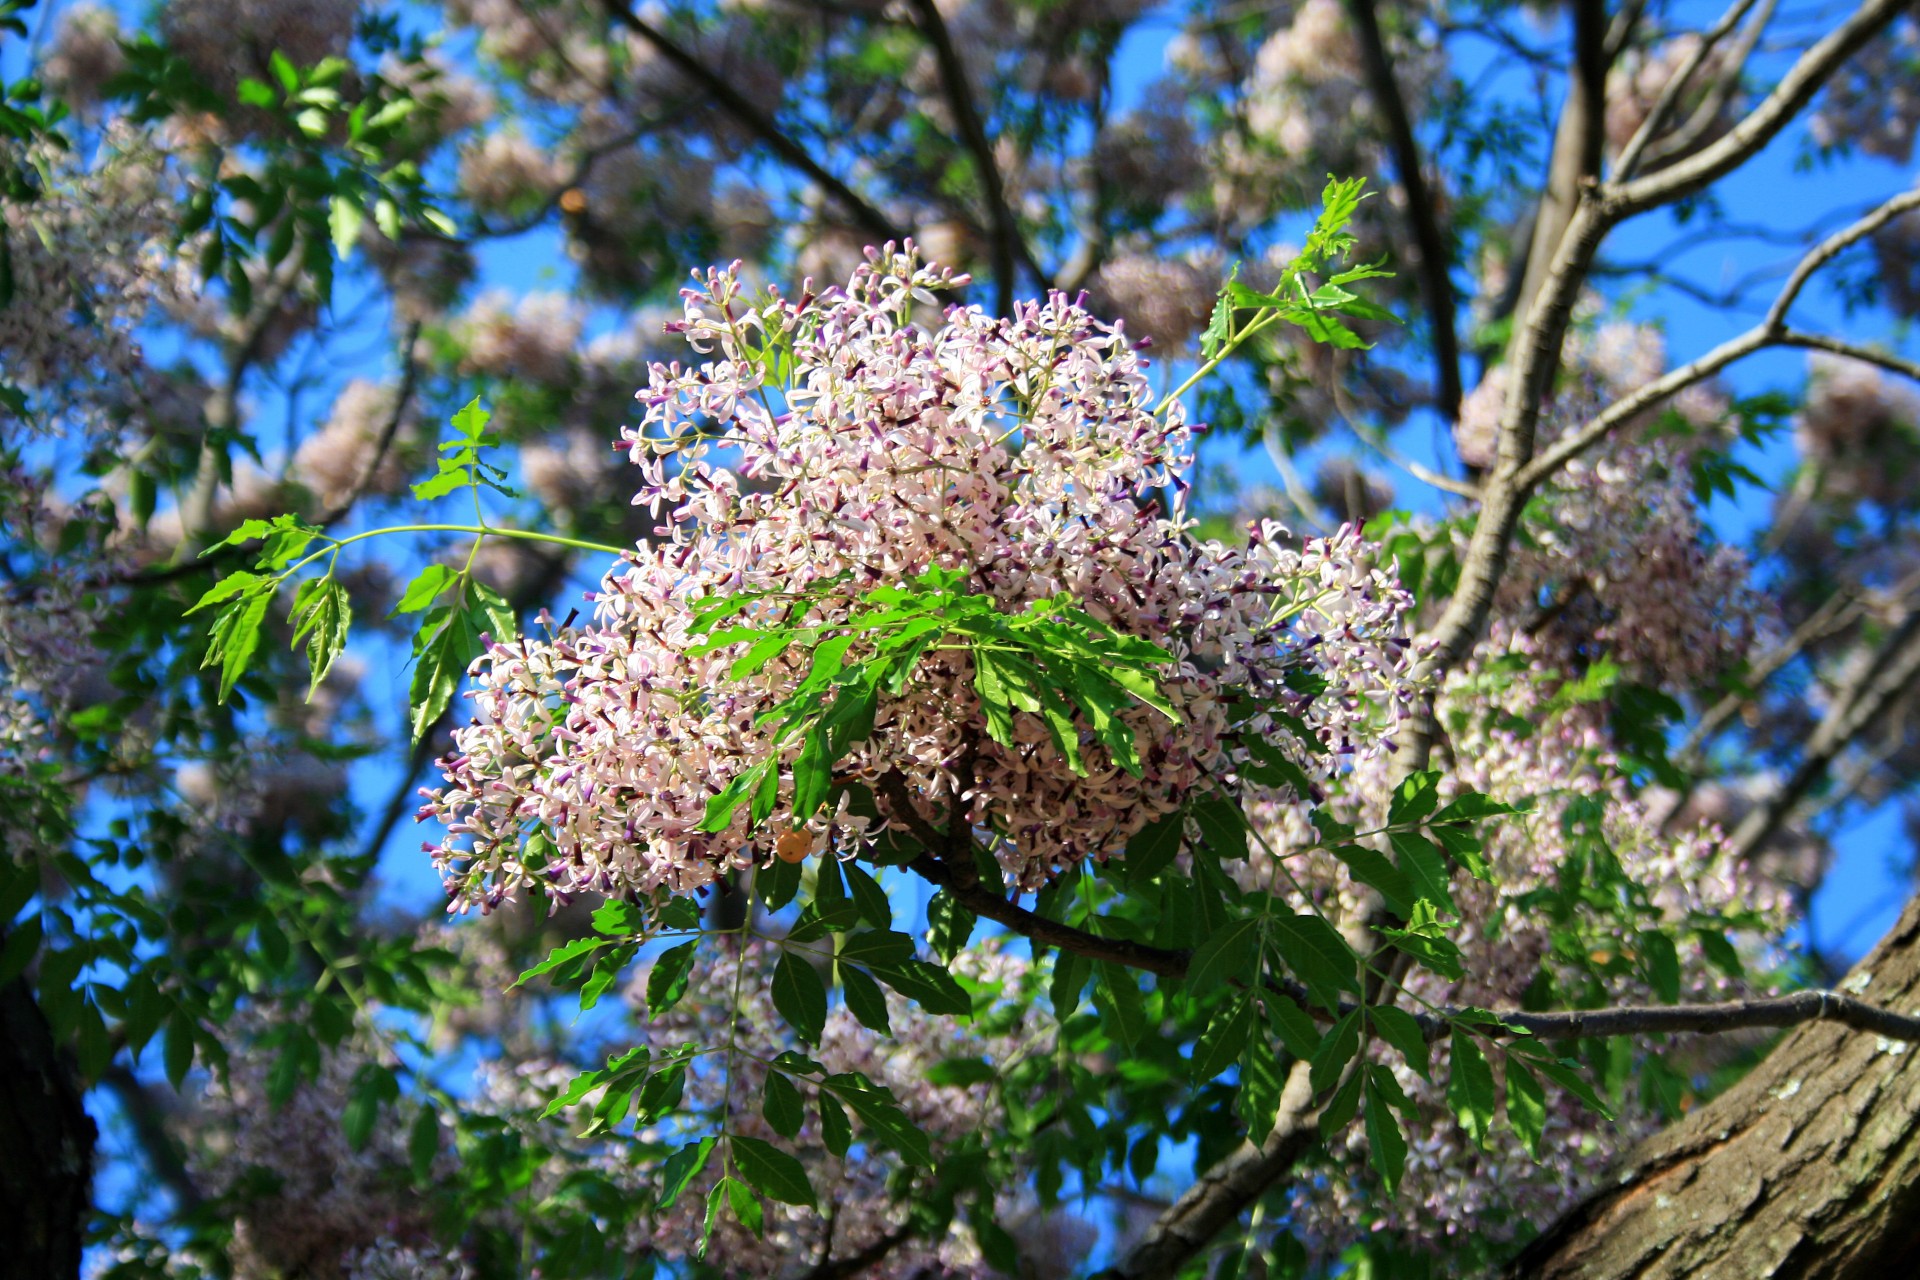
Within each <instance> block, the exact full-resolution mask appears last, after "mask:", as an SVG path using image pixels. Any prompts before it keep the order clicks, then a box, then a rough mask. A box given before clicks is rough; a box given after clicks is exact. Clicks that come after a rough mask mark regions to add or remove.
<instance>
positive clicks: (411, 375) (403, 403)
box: [314, 320, 420, 529]
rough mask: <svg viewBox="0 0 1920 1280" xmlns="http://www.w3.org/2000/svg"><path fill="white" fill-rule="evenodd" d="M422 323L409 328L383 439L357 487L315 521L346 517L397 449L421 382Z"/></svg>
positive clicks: (357, 478)
mask: <svg viewBox="0 0 1920 1280" xmlns="http://www.w3.org/2000/svg"><path fill="white" fill-rule="evenodd" d="M419 344H420V322H419V321H417V320H416V321H414V322H413V324H411V325H410V326H408V328H407V336H406V339H405V341H404V342H403V343H402V344H401V352H402V354H401V357H400V361H401V364H400V368H401V374H400V387H399V389H398V390H397V391H395V392H394V394H393V411H392V412H390V413H389V414H387V420H386V422H385V423H384V424H383V425H382V426H381V428H380V438H379V439H378V440H376V441H374V445H373V452H372V453H371V454H369V455H368V457H367V461H366V464H365V465H364V466H362V467H361V468H360V474H359V475H357V476H355V477H354V479H353V487H352V488H350V489H348V490H347V492H346V493H345V494H344V495H343V496H342V497H341V499H340V501H338V502H336V503H334V504H333V505H332V506H331V507H329V508H327V509H326V510H325V511H323V512H321V513H320V515H319V516H318V517H317V518H316V519H315V521H314V523H315V524H318V525H319V526H320V527H321V528H322V529H324V528H327V527H328V526H330V525H332V524H334V523H336V522H337V521H339V520H340V519H341V518H343V517H344V516H345V515H346V514H347V513H348V512H349V511H351V510H353V508H354V506H355V505H356V504H357V503H358V502H359V501H360V499H361V498H362V497H364V496H365V495H366V492H367V487H368V486H369V485H371V484H372V483H373V477H374V476H375V475H376V474H377V473H378V472H379V470H380V464H381V463H382V462H384V461H386V457H387V451H388V450H390V449H392V448H393V440H394V437H395V436H397V435H398V434H399V433H400V424H401V423H402V422H403V421H405V420H406V416H407V406H408V405H410V404H412V403H413V392H414V388H415V386H417V385H418V383H419V381H420V353H419Z"/></svg>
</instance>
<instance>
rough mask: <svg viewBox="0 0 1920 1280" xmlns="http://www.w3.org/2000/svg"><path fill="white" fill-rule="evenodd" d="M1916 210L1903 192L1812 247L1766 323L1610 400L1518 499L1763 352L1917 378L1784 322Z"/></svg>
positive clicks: (1881, 356)
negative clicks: (1846, 262) (1858, 248)
mask: <svg viewBox="0 0 1920 1280" xmlns="http://www.w3.org/2000/svg"><path fill="white" fill-rule="evenodd" d="M1914 208H1920V191H1908V192H1905V193H1903V194H1901V195H1898V196H1895V197H1894V198H1893V199H1891V200H1888V201H1887V202H1886V203H1885V204H1882V205H1881V206H1880V207H1879V208H1877V209H1875V210H1874V211H1873V212H1871V213H1869V214H1867V215H1866V216H1865V217H1863V218H1860V219H1857V220H1856V221H1854V222H1853V223H1852V224H1851V225H1849V226H1846V227H1843V228H1842V229H1841V230H1839V231H1836V232H1834V233H1833V234H1832V235H1831V236H1828V237H1827V238H1826V239H1825V240H1823V241H1821V242H1820V243H1819V244H1817V245H1815V246H1814V247H1813V248H1812V249H1811V250H1809V251H1808V253H1807V255H1806V256H1805V257H1803V258H1802V259H1801V260H1800V263H1799V265H1798V266H1796V267H1795V268H1794V270H1793V274H1792V275H1790V276H1788V277H1787V282H1786V284H1784V285H1783V286H1781V289H1780V293H1779V295H1778V296H1777V297H1775V298H1774V301H1773V305H1772V306H1771V307H1769V308H1768V309H1767V315H1766V318H1765V319H1763V320H1762V321H1761V322H1760V323H1759V324H1757V325H1755V326H1754V327H1753V328H1751V329H1749V330H1747V331H1746V332H1745V333H1742V334H1740V335H1738V336H1736V337H1733V338H1729V339H1728V340H1727V341H1725V342H1723V343H1721V344H1720V345H1719V346H1717V347H1715V348H1714V349H1713V350H1711V351H1709V352H1707V353H1706V354H1705V355H1703V356H1701V357H1699V358H1698V359H1696V360H1692V361H1689V362H1688V363H1686V364H1684V365H1681V366H1680V367H1679V368H1677V369H1673V370H1670V371H1669V372H1667V373H1665V374H1662V375H1661V376H1660V377H1658V378H1655V379H1654V380H1653V381H1652V382H1649V383H1647V384H1646V385H1645V386H1643V387H1641V388H1639V389H1638V390H1637V391H1634V392H1633V393H1632V394H1630V395H1627V396H1623V397H1622V398H1621V399H1619V400H1616V401H1614V402H1613V403H1612V404H1610V405H1608V406H1607V407H1606V408H1605V409H1603V410H1602V411H1601V412H1600V413H1598V414H1596V415H1595V416H1594V417H1592V418H1591V419H1589V420H1588V421H1587V422H1586V424H1585V425H1583V426H1581V427H1580V428H1579V429H1577V430H1575V431H1572V432H1569V433H1568V434H1567V435H1565V436H1563V437H1561V438H1560V439H1559V440H1557V441H1555V442H1554V443H1553V445H1552V446H1551V447H1549V448H1548V449H1547V450H1546V451H1545V452H1543V453H1541V454H1540V456H1539V457H1537V458H1535V459H1534V460H1533V461H1532V462H1531V463H1528V464H1527V465H1525V466H1523V467H1522V468H1521V469H1520V471H1519V472H1518V474H1517V476H1516V478H1515V484H1516V485H1517V487H1518V488H1519V490H1520V492H1521V494H1522V495H1523V496H1524V495H1525V494H1527V493H1530V492H1532V490H1533V489H1534V488H1535V486H1537V485H1539V484H1540V483H1541V482H1542V481H1544V480H1545V479H1546V478H1547V477H1548V476H1551V475H1552V474H1553V473H1554V472H1556V471H1558V470H1559V469H1560V468H1561V467H1563V466H1565V465H1566V464H1567V463H1568V462H1570V461H1571V460H1572V459H1574V458H1576V457H1578V456H1579V455H1580V454H1582V453H1584V452H1585V451H1586V450H1588V449H1590V448H1592V447H1593V446H1594V445H1596V444H1598V443H1599V442H1600V441H1601V440H1603V439H1605V438H1606V436H1607V435H1608V434H1609V433H1611V432H1612V431H1613V430H1614V429H1615V428H1617V427H1619V426H1620V425H1621V424H1622V423H1625V422H1628V421H1630V420H1632V419H1633V418H1634V417H1635V416H1637V415H1638V414H1641V413H1643V412H1645V411H1646V410H1647V409H1649V408H1652V407H1653V406H1654V405H1656V404H1659V403H1660V402H1661V401H1662V400H1665V399H1666V398H1667V397H1668V396H1671V395H1673V394H1675V393H1676V392H1679V391H1683V390H1685V389H1686V388H1688V387H1690V386H1693V385H1694V384H1695V383H1698V382H1702V381H1704V380H1705V379H1707V378H1710V377H1712V376H1713V375H1714V374H1716V373H1718V372H1719V371H1720V370H1722V369H1724V368H1726V367H1727V366H1728V365H1730V364H1732V363H1733V362H1734V361H1736V360H1740V359H1743V358H1745V357H1746V356H1749V355H1752V354H1753V353H1754V352H1756V351H1760V350H1762V349H1764V348H1766V347H1778V346H1794V347H1815V348H1818V349H1820V350H1823V351H1834V352H1838V353H1839V354H1843V355H1851V356H1856V357H1857V358H1859V359H1863V360H1869V361H1871V362H1872V363H1874V364H1879V365H1882V366H1884V367H1888V368H1893V369H1895V370H1897V371H1898V372H1902V373H1906V374H1907V375H1908V376H1910V377H1916V378H1920V365H1915V364H1913V363H1912V362H1909V361H1905V360H1901V359H1899V358H1898V357H1897V356H1890V355H1887V354H1885V353H1884V352H1875V351H1874V350H1873V349H1872V348H1869V347H1861V346H1857V345H1855V344H1853V343H1848V342H1844V341H1842V340H1840V339H1838V338H1823V337H1820V336H1818V335H1816V334H1810V333H1804V332H1801V331H1799V330H1795V329H1790V328H1788V327H1787V323H1786V319H1787V312H1788V310H1789V309H1790V308H1791V307H1792V306H1793V304H1794V302H1795V300H1796V299H1798V298H1799V296H1800V294H1801V292H1802V291H1803V290H1804V289H1805V288H1806V286H1807V282H1808V281H1809V280H1811V279H1812V278H1813V273H1814V272H1815V271H1817V270H1818V269H1819V268H1820V267H1821V266H1823V265H1825V264H1826V263H1828V262H1830V261H1832V260H1833V258H1834V257H1835V256H1837V255H1838V254H1840V253H1841V252H1842V251H1843V250H1845V249H1847V248H1848V247H1850V246H1852V245H1854V244H1857V243H1858V242H1859V241H1861V240H1864V239H1865V238H1866V237H1868V236H1870V235H1872V234H1873V233H1874V232H1875V231H1877V230H1879V229H1880V228H1881V227H1882V226H1884V225H1886V224H1887V223H1888V222H1890V221H1892V220H1893V219H1894V218H1897V217H1899V216H1900V215H1901V214H1903V213H1905V212H1906V211H1907V210H1909V209H1914Z"/></svg>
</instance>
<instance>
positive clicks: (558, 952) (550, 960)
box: [508, 938, 613, 990]
mask: <svg viewBox="0 0 1920 1280" xmlns="http://www.w3.org/2000/svg"><path fill="white" fill-rule="evenodd" d="M611 945H613V944H612V943H611V942H609V941H608V940H607V939H605V938H575V939H574V940H573V941H572V942H564V943H561V944H560V945H559V946H557V947H555V948H554V949H553V950H552V951H549V952H548V953H547V958H546V959H545V960H542V961H541V962H540V963H539V964H536V965H535V966H533V968H531V969H527V970H525V971H524V972H522V973H521V975H520V976H519V977H518V978H516V979H514V982H513V986H515V987H517V986H519V985H521V984H522V983H524V982H531V981H532V980H533V979H535V978H538V977H542V976H544V975H546V974H549V973H552V972H553V971H554V970H555V969H558V968H560V967H561V966H562V965H564V964H567V963H569V962H571V961H574V960H578V959H579V958H580V957H581V956H584V955H590V954H591V953H593V952H595V951H598V950H599V949H600V948H602V947H607V946H611ZM512 989H513V988H512V987H509V988H508V990H512Z"/></svg>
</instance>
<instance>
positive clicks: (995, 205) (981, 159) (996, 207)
mask: <svg viewBox="0 0 1920 1280" xmlns="http://www.w3.org/2000/svg"><path fill="white" fill-rule="evenodd" d="M913 11H914V15H915V17H916V18H917V20H918V22H919V25H920V30H921V32H922V33H923V34H924V35H925V36H926V37H927V41H928V43H930V44H931V45H933V56H934V61H935V62H936V63H938V64H939V67H940V87H941V89H942V91H943V92H944V93H945V95H946V99H947V106H948V107H949V108H950V109H951V110H952V111H953V116H954V123H955V124H957V125H958V126H959V129H960V141H961V142H962V143H964V144H965V146H966V148H967V154H968V155H969V156H971V157H972V158H973V168H974V172H975V173H976V174H978V175H979V178H980V186H981V189H982V190H983V191H984V192H985V194H986V200H987V216H988V217H989V219H991V221H992V222H993V282H994V302H995V307H996V309H997V310H998V312H999V314H1000V315H1003V316H1010V315H1012V314H1013V292H1014V266H1015V264H1016V263H1018V265H1019V266H1020V267H1021V268H1023V269H1024V270H1025V271H1026V272H1027V274H1028V275H1030V276H1032V277H1033V279H1034V282H1035V283H1036V284H1040V285H1045V284H1046V283H1047V280H1048V277H1047V273H1046V272H1045V271H1043V270H1041V269H1040V265H1039V264H1038V263H1036V262H1035V261H1034V260H1033V253H1032V251H1031V250H1029V249H1028V248H1027V244H1026V241H1025V240H1024V239H1023V238H1022V237H1021V235H1020V224H1019V222H1018V221H1017V220H1016V219H1015V218H1014V215H1013V208H1012V206H1011V205H1009V204H1008V203H1007V190H1006V183H1005V180H1004V179H1003V178H1002V177H1001V174H1000V166H999V165H998V164H997V163H995V161H994V158H993V143H992V141H990V140H989V139H988V137H987V130H986V126H985V125H984V124H983V123H982V122H981V119H980V112H979V110H978V109H977V108H976V107H975V106H974V101H973V90H972V89H971V88H970V87H969V86H968V85H967V68H966V64H965V63H963V62H961V61H960V54H959V51H958V50H956V49H955V48H954V47H953V36H952V35H951V34H950V33H949V32H948V31H947V22H946V19H945V18H943V17H941V16H940V8H939V6H938V5H936V4H935V3H934V0H913Z"/></svg>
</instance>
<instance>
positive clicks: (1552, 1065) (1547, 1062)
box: [1507, 1040, 1613, 1120]
mask: <svg viewBox="0 0 1920 1280" xmlns="http://www.w3.org/2000/svg"><path fill="white" fill-rule="evenodd" d="M1515 1053H1519V1054H1521V1055H1523V1056H1524V1057H1526V1059H1527V1061H1529V1062H1530V1063H1532V1064H1533V1069H1534V1070H1535V1071H1538V1072H1539V1073H1540V1074H1541V1075H1543V1076H1545V1077H1547V1079H1549V1080H1551V1081H1553V1082H1554V1083H1555V1084H1557V1085H1559V1086H1560V1087H1561V1088H1562V1089H1565V1090H1566V1091H1567V1092H1568V1093H1570V1094H1572V1095H1573V1096H1574V1097H1576V1098H1578V1099H1580V1101H1581V1102H1583V1103H1585V1104H1586V1105H1587V1106H1588V1107H1590V1108H1592V1109H1593V1110H1594V1111H1595V1112H1597V1113H1599V1114H1600V1115H1602V1116H1605V1117H1606V1118H1607V1119H1609V1120H1611V1119H1613V1108H1611V1107H1609V1106H1608V1105H1607V1104H1606V1102H1605V1101H1604V1100H1602V1099H1601V1097H1600V1095H1599V1093H1597V1092H1596V1091H1595V1090H1594V1087H1593V1086H1592V1085H1591V1084H1588V1083H1587V1078H1586V1076H1585V1075H1583V1074H1582V1073H1581V1071H1580V1066H1579V1064H1578V1063H1576V1062H1573V1061H1570V1060H1569V1059H1566V1058H1555V1057H1553V1056H1552V1051H1551V1050H1549V1049H1548V1048H1546V1047H1545V1046H1544V1045H1535V1044H1532V1043H1530V1042H1528V1041H1525V1040H1521V1041H1517V1042H1516V1043H1515V1045H1514V1047H1513V1048H1512V1049H1511V1050H1509V1052H1508V1055H1507V1057H1508V1060H1509V1061H1511V1060H1512V1058H1513V1055H1514V1054H1515Z"/></svg>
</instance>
